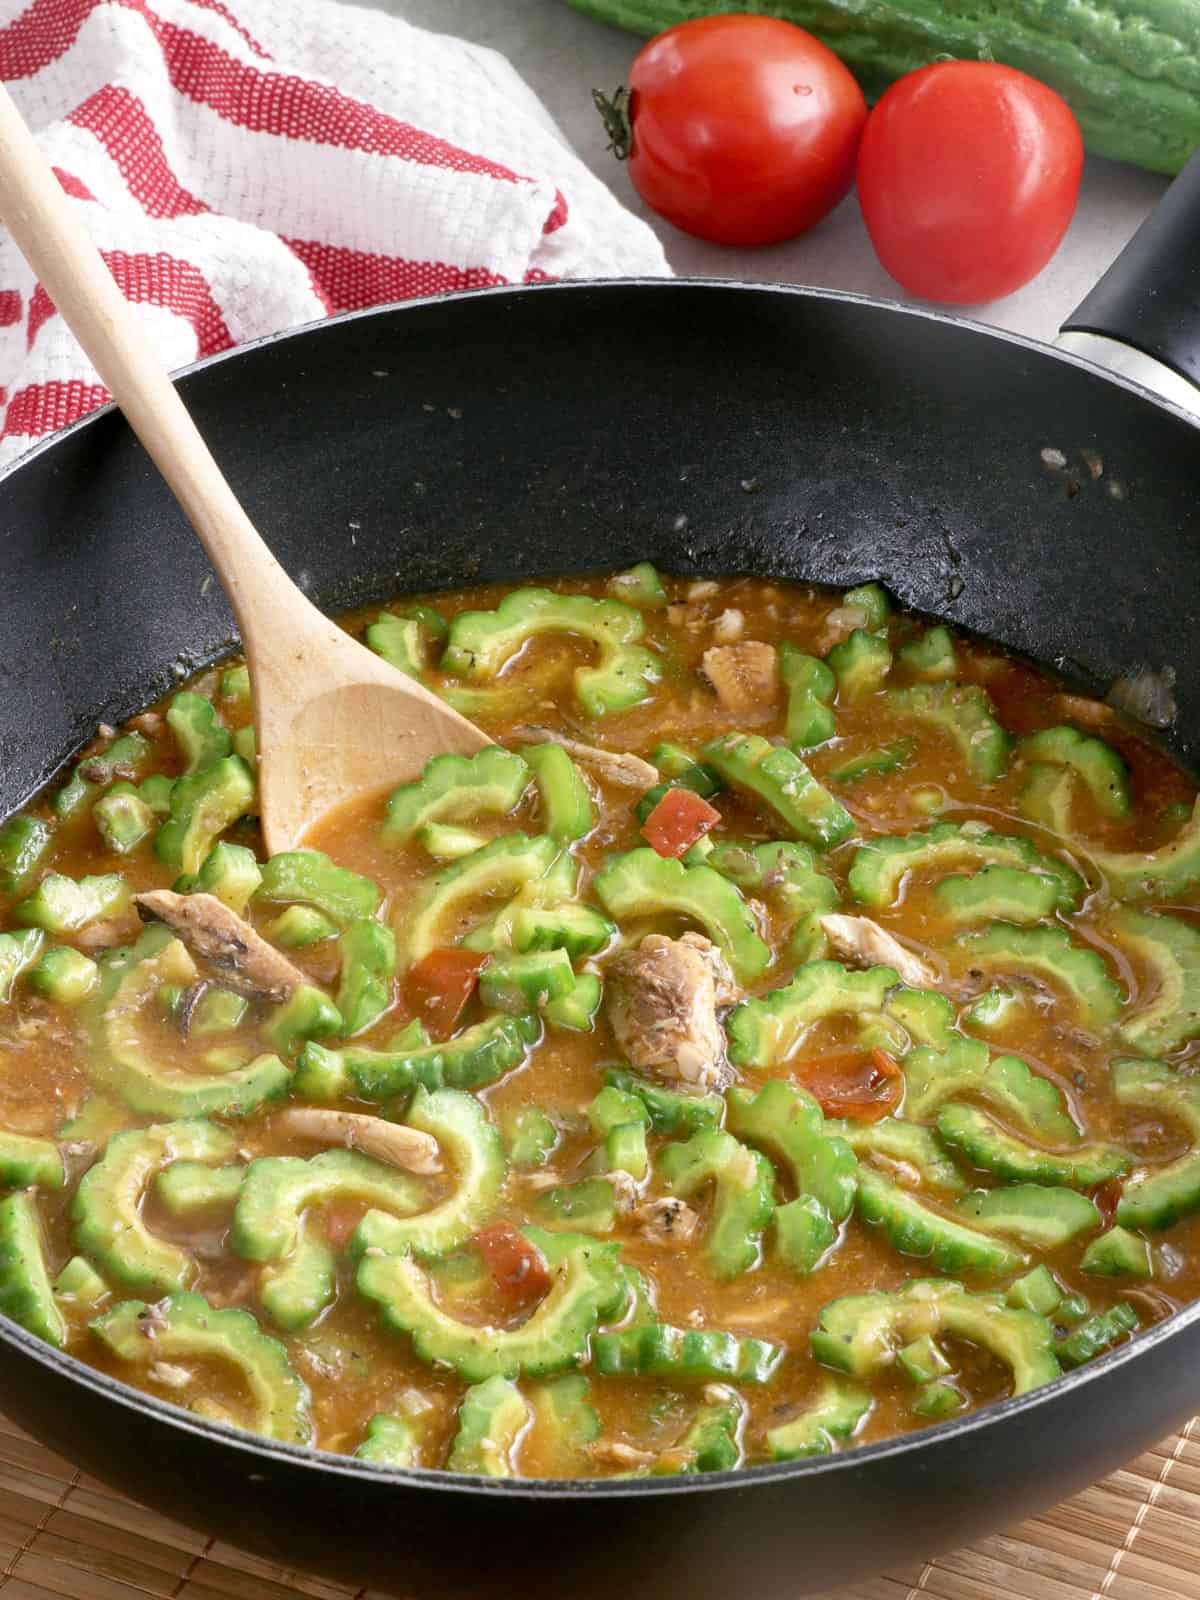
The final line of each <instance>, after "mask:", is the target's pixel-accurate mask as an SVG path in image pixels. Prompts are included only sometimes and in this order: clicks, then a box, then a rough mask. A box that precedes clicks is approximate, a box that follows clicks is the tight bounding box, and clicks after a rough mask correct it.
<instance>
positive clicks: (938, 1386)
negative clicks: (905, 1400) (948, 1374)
mask: <svg viewBox="0 0 1200 1600" xmlns="http://www.w3.org/2000/svg"><path fill="white" fill-rule="evenodd" d="M969 1404H970V1402H969V1400H968V1399H967V1396H966V1395H965V1394H963V1392H962V1390H961V1389H959V1388H958V1387H957V1386H956V1385H955V1384H953V1383H948V1382H947V1381H946V1380H945V1379H943V1378H936V1379H935V1380H934V1381H933V1382H932V1383H925V1384H922V1385H921V1388H920V1390H919V1391H918V1393H917V1398H916V1399H915V1400H914V1401H913V1406H912V1408H913V1411H914V1413H915V1414H916V1415H917V1416H918V1417H928V1418H930V1419H931V1420H932V1421H934V1422H940V1421H942V1420H943V1418H945V1417H953V1416H956V1415H957V1414H958V1412H960V1411H965V1410H966V1408H967V1406H968V1405H969Z"/></svg>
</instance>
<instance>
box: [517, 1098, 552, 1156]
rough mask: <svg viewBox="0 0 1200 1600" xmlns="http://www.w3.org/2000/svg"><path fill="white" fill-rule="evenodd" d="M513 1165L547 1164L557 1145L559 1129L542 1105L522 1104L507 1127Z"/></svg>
mask: <svg viewBox="0 0 1200 1600" xmlns="http://www.w3.org/2000/svg"><path fill="white" fill-rule="evenodd" d="M506 1133H507V1136H508V1159H509V1160H510V1161H511V1162H512V1164H513V1166H514V1167H544V1166H545V1164H546V1162H547V1161H549V1159H550V1157H551V1156H552V1155H553V1153H554V1149H555V1147H556V1145H557V1144H558V1129H557V1128H556V1127H555V1126H554V1124H553V1122H551V1120H550V1118H549V1117H548V1116H547V1115H546V1113H545V1112H544V1111H543V1110H542V1109H541V1107H540V1106H522V1107H521V1108H520V1110H518V1111H515V1112H514V1113H513V1115H512V1118H511V1120H510V1121H509V1123H508V1126H507V1128H506Z"/></svg>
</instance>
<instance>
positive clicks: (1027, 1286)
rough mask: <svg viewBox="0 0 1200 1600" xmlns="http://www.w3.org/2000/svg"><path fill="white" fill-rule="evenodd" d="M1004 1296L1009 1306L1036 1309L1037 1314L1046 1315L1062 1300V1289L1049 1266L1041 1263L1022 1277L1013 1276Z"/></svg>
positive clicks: (1028, 1309)
mask: <svg viewBox="0 0 1200 1600" xmlns="http://www.w3.org/2000/svg"><path fill="white" fill-rule="evenodd" d="M1004 1298H1005V1300H1006V1301H1007V1302H1008V1304H1009V1305H1010V1306H1016V1307H1017V1308H1018V1309H1024V1310H1025V1311H1036V1312H1037V1313H1038V1315H1039V1316H1043V1317H1048V1316H1049V1315H1050V1313H1051V1312H1052V1311H1055V1310H1057V1308H1058V1306H1059V1304H1060V1302H1061V1301H1062V1290H1061V1289H1060V1288H1059V1287H1058V1284H1057V1282H1056V1281H1055V1277H1054V1274H1053V1273H1052V1272H1051V1271H1050V1268H1049V1267H1047V1266H1045V1265H1043V1266H1040V1267H1034V1269H1033V1271H1032V1272H1027V1273H1026V1274H1025V1276H1024V1277H1022V1278H1014V1279H1013V1281H1012V1283H1010V1284H1009V1286H1008V1288H1007V1290H1006V1291H1005V1295H1004Z"/></svg>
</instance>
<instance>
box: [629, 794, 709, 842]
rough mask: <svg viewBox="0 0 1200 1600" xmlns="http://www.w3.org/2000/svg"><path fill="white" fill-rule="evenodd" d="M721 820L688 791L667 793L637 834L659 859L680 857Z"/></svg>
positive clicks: (702, 800) (697, 796)
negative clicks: (662, 857) (640, 835)
mask: <svg viewBox="0 0 1200 1600" xmlns="http://www.w3.org/2000/svg"><path fill="white" fill-rule="evenodd" d="M720 820H721V813H720V812H719V811H718V810H717V809H716V808H715V807H714V806H710V805H709V803H708V801H707V800H705V799H703V798H702V797H701V796H700V795H698V794H694V793H693V792H692V790H691V789H684V788H675V789H668V790H667V792H666V794H665V795H663V797H662V799H661V800H660V801H659V802H658V804H657V805H656V806H655V808H654V810H653V811H652V812H651V813H650V815H649V816H648V817H647V818H646V820H645V822H643V823H642V828H641V834H642V838H643V839H645V841H646V843H647V844H648V845H650V846H651V848H652V849H654V850H656V851H657V852H658V854H659V855H660V856H675V857H679V856H683V855H686V854H687V852H688V851H689V850H690V849H691V848H692V846H693V845H694V844H695V842H696V840H697V839H703V837H704V835H705V834H706V833H707V832H708V830H709V829H710V828H715V827H716V825H717V823H718V822H720Z"/></svg>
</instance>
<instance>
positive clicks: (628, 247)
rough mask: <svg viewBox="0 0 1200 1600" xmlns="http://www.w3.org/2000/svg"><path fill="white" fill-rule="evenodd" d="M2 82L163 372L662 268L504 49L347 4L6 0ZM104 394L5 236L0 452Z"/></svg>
mask: <svg viewBox="0 0 1200 1600" xmlns="http://www.w3.org/2000/svg"><path fill="white" fill-rule="evenodd" d="M0 78H2V79H3V80H4V81H5V82H6V83H7V85H8V88H9V91H10V93H11V94H12V95H13V98H14V99H15V100H16V103H17V105H18V106H19V108H20V110H21V112H22V113H23V115H24V116H25V118H26V120H27V122H28V123H29V124H30V126H31V127H32V129H33V131H34V133H35V135H36V136H37V140H38V144H39V145H40V147H41V149H42V151H43V153H44V154H45V155H46V156H47V158H48V159H49V160H50V162H51V164H52V165H53V167H54V169H55V171H56V172H57V174H58V178H59V182H60V183H61V184H62V186H63V188H64V190H65V191H66V193H67V194H68V195H69V196H70V197H71V201H72V203H73V204H74V205H77V206H79V207H80V208H81V209H82V212H83V215H84V220H85V222H86V225H87V227H88V230H89V232H90V233H91V236H92V238H93V239H94V240H95V242H96V244H97V245H98V246H99V248H100V249H101V251H102V252H103V253H104V257H105V260H106V261H107V262H108V265H109V267H110V269H111V271H112V273H113V275H114V277H115V278H116V280H117V282H118V283H119V284H120V286H121V288H122V290H123V291H124V293H125V295H126V297H127V298H128V299H129V300H131V301H132V302H134V303H135V304H136V306H137V307H138V310H139V314H140V315H141V317H142V319H143V322H144V325H145V326H146V328H147V329H148V331H149V333H150V335H151V337H152V338H153V340H154V344H155V347H156V349H157V350H158V352H159V354H160V355H161V358H162V362H163V365H164V366H165V367H167V368H170V369H172V370H174V369H176V368H178V367H182V366H185V365H187V364H188V363H189V362H192V361H195V360H197V359H199V358H200V357H203V356H208V355H213V354H215V353H216V352H217V351H220V350H226V349H229V348H230V347H231V346H233V345H237V344H241V343H242V342H243V341H245V340H247V339H254V338H257V337H259V336H261V335H263V334H268V333H273V332H275V331H277V330H278V329H281V328H289V327H296V326H298V325H300V324H302V323H307V322H312V321H314V320H315V319H317V318H320V317H323V316H327V315H329V314H331V313H334V312H338V311H351V310H358V309H360V308H362V307H365V306H371V305H379V304H385V303H387V302H389V301H394V300H405V299H409V298H412V297H416V296H422V295H431V294H441V293H444V292H447V291H452V290H458V289H470V288H477V287H480V286H485V285H491V284H520V283H535V282H540V281H545V280H550V279H555V278H584V277H589V278H590V277H611V276H624V275H630V274H638V273H642V274H650V275H655V276H666V275H668V273H669V270H670V269H669V268H668V267H667V264H666V260H665V258H664V256H663V253H662V248H661V246H660V245H659V243H658V241H657V239H656V238H655V236H654V234H653V233H652V232H651V231H650V229H649V228H647V227H646V226H645V224H644V223H642V222H640V221H639V220H638V219H636V218H635V217H633V216H631V215H630V214H629V213H628V212H627V211H625V210H624V209H623V208H622V207H621V206H620V205H619V204H618V202H617V201H616V200H615V199H614V197H613V196H612V195H611V194H610V193H609V191H608V190H607V189H606V188H605V187H604V185H603V184H602V183H601V182H599V180H598V179H596V178H595V177H593V176H592V174H591V173H590V172H589V171H588V169H587V168H586V167H585V166H584V165H583V163H582V162H580V161H579V160H578V158H577V157H576V156H575V155H574V154H573V153H572V152H571V150H570V149H569V148H568V146H567V145H566V143H565V142H564V141H563V139H562V138H561V136H560V135H559V134H558V132H557V130H556V129H555V127H554V125H553V123H552V122H551V120H550V118H549V117H548V115H547V113H546V112H545V110H544V108H543V107H542V106H541V104H540V103H539V101H538V100H537V99H536V97H535V96H534V95H533V94H532V92H531V91H530V90H529V89H528V88H527V86H526V85H525V84H524V83H523V81H522V80H521V79H520V77H519V76H518V75H517V74H516V72H514V71H513V69H512V68H511V67H510V66H509V65H508V63H507V62H506V61H504V60H503V58H502V57H500V56H498V55H496V54H495V53H494V52H493V51H490V50H484V49H482V48H480V47H477V46H473V45H469V44H467V43H465V42H463V41H461V40H457V39H450V38H446V37H444V36H442V35H438V34H432V33H428V32H426V31H424V30H422V29H419V28H415V27H412V26H411V25H409V24H407V23H405V22H402V21H399V20H398V19H396V18H393V17H387V16H384V15H382V14H381V13H378V12H373V11H366V10H361V9H359V8H357V7H351V6H343V5H339V4H336V3H335V0H32V3H25V0H0ZM107 399H108V395H107V391H106V390H105V389H104V388H103V386H102V385H101V384H100V383H99V381H98V379H97V377H96V374H95V372H94V371H93V370H92V368H91V366H90V365H89V363H88V361H87V359H86V357H85V356H84V355H83V352H82V351H81V350H80V348H79V346H78V345H77V344H76V343H75V341H74V339H73V338H72V336H71V334H70V332H69V331H68V329H67V327H66V326H65V324H64V323H63V321H62V318H61V317H59V316H58V315H57V313H56V312H55V309H54V306H53V304H52V303H51V301H50V299H49V297H48V296H47V295H46V293H45V291H44V290H43V289H41V288H40V287H39V286H38V284H37V283H36V281H35V279H34V277H33V274H32V273H31V272H30V270H29V268H28V267H27V266H26V264H25V262H24V260H23V258H22V257H21V255H20V254H19V252H18V251H17V249H16V247H15V246H14V245H13V243H12V241H11V240H10V239H9V238H8V236H7V234H6V233H3V232H0V417H2V423H0V466H2V465H5V464H7V463H8V462H9V461H11V460H13V459H14V457H16V456H18V455H20V454H22V453H23V452H24V451H25V450H27V449H29V448H30V446H31V445H33V444H36V443H37V441H38V440H39V439H41V438H44V437H45V436H46V435H47V434H49V433H51V432H53V431H54V430H55V429H58V428H61V427H64V426H66V424H67V423H70V422H73V421H75V419H76V418H78V417H80V416H83V415H84V414H85V413H86V412H88V411H91V410H93V409H94V408H95V407H96V406H98V405H101V404H103V403H104V402H105V401H106V400H107Z"/></svg>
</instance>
